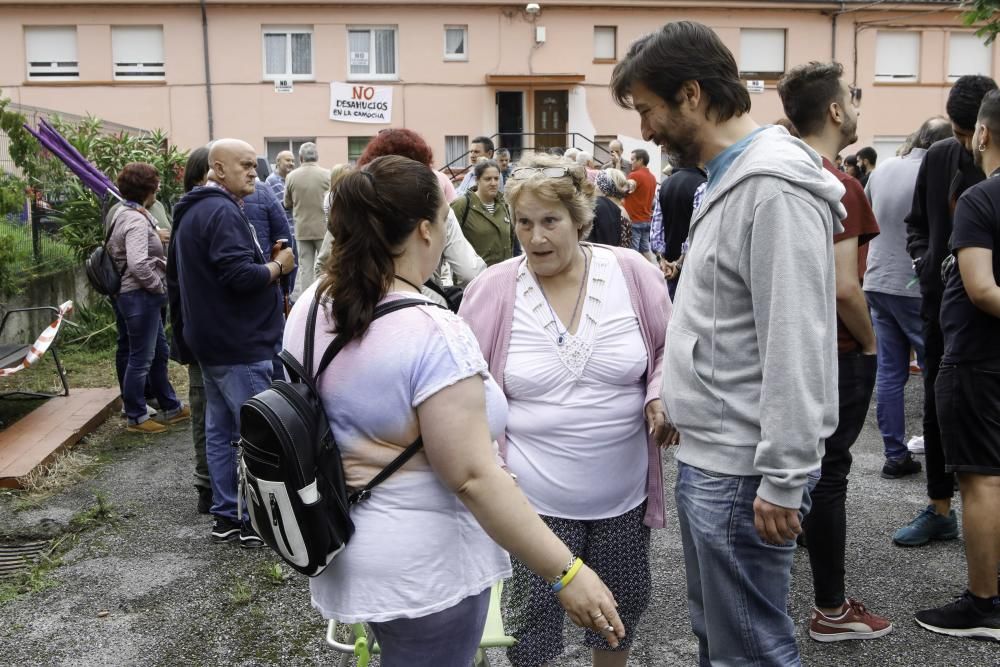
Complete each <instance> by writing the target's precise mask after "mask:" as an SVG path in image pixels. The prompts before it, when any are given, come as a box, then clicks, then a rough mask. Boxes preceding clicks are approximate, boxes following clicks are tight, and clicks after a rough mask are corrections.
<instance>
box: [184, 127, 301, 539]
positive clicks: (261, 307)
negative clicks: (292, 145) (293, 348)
mask: <svg viewBox="0 0 1000 667" xmlns="http://www.w3.org/2000/svg"><path fill="white" fill-rule="evenodd" d="M208 161H209V166H210V168H211V171H210V172H209V180H208V183H207V184H206V185H205V186H204V187H200V188H195V189H194V190H192V191H191V192H189V193H188V194H186V195H185V196H184V198H183V199H181V201H180V202H179V203H178V204H177V207H176V208H175V209H174V216H175V218H174V232H173V243H171V246H172V248H171V250H172V252H171V261H173V262H175V263H176V276H177V280H176V282H172V284H170V285H168V289H172V290H176V291H177V293H178V294H179V297H180V299H179V300H180V304H181V313H180V317H181V320H182V321H183V327H182V335H183V338H184V343H185V344H186V345H187V347H188V348H189V350H190V352H191V353H192V354H193V356H194V357H195V358H196V359H197V360H198V363H199V364H200V366H201V369H202V373H203V375H204V378H205V398H206V410H205V449H206V453H207V458H208V469H209V477H210V478H211V481H212V495H213V503H212V509H211V513H212V514H213V516H214V517H215V523H214V525H213V527H212V537H213V538H214V539H216V540H218V541H228V540H231V539H233V538H235V537H237V536H239V538H240V543H241V545H242V546H246V547H259V546H262V544H263V543H262V542H261V540H260V538H259V537H257V536H256V535H255V534H254V532H253V530H252V529H251V528H250V526H249V524H243V525H241V524H240V522H239V521H238V520H237V481H236V480H237V476H236V465H237V464H236V449H235V448H234V447H233V446H232V444H231V443H232V442H234V441H236V440H238V439H239V410H240V406H242V405H243V403H244V402H245V401H246V400H247V399H249V398H250V397H251V396H253V395H254V394H257V393H259V392H261V391H263V390H264V389H266V388H267V387H268V386H269V385H270V382H271V375H272V371H273V365H272V364H273V361H274V357H275V354H276V353H277V351H278V349H279V347H280V345H281V336H282V328H283V326H284V313H283V307H282V297H281V291H280V288H279V279H280V277H281V276H283V275H287V274H288V273H290V272H291V271H292V269H293V268H294V266H295V261H294V256H293V254H292V251H291V250H290V249H284V250H281V251H280V252H279V253H277V255H276V256H275V259H274V260H270V259H269V258H270V252H271V249H270V248H269V247H261V245H260V242H259V240H258V238H257V234H256V232H255V231H254V228H253V226H252V225H251V223H250V221H249V220H248V219H247V216H246V214H245V213H244V211H243V202H242V198H243V197H245V196H247V195H249V194H252V193H253V192H254V185H255V180H256V177H257V172H256V165H257V158H256V152H255V151H254V149H253V147H252V146H250V145H249V144H247V143H245V142H242V141H238V140H235V139H222V140H219V141H217V142H215V143H214V144H212V148H211V151H210V153H209V158H208ZM263 241H264V243H265V244H266V243H267V240H266V239H264V240H263Z"/></svg>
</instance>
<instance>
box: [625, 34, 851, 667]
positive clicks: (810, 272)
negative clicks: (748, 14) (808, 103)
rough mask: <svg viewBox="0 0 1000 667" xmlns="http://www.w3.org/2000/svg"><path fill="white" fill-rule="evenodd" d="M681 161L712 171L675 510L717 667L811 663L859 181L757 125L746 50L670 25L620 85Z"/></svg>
mask: <svg viewBox="0 0 1000 667" xmlns="http://www.w3.org/2000/svg"><path fill="white" fill-rule="evenodd" d="M611 87H612V90H613V94H614V97H615V99H616V100H617V101H618V103H619V104H621V105H622V106H624V107H626V108H634V109H635V110H636V111H637V112H638V113H639V116H640V119H641V127H642V136H643V138H644V139H646V140H647V141H655V142H656V143H657V144H659V145H660V146H662V147H664V148H665V149H667V151H668V152H669V153H670V156H671V157H670V162H671V164H674V165H676V166H680V167H686V166H696V165H699V164H704V165H705V166H706V169H707V171H708V183H707V189H706V192H705V195H704V199H703V201H702V203H701V205H700V207H699V208H698V209H697V211H696V212H695V214H694V216H693V218H692V220H691V229H690V235H689V237H688V238H689V241H690V250H689V253H688V255H687V258H686V261H685V265H684V272H683V273H682V274H681V279H680V282H679V284H678V286H677V294H676V300H675V302H674V311H673V315H672V317H671V319H670V324H669V327H668V330H667V342H666V350H665V354H664V370H663V391H662V396H663V400H664V405H665V406H666V408H667V413H668V418H669V420H670V421H671V422H672V423H673V424H674V425H675V426H676V427H677V429H678V430H679V431H680V434H681V444H680V448H679V450H678V452H677V459H678V461H679V464H678V475H677V485H676V498H677V511H678V516H679V521H680V528H681V537H682V540H683V544H684V558H685V564H686V568H687V582H688V605H689V609H690V613H691V625H692V628H693V630H694V633H695V635H696V636H697V637H698V640H699V650H700V664H702V665H732V664H755V665H782V666H787V665H798V664H800V660H799V652H798V647H797V646H796V643H795V629H794V624H793V623H792V620H791V618H789V616H788V614H787V612H786V605H787V601H788V588H789V580H790V575H791V566H792V559H793V556H794V553H795V537H796V535H798V534H799V533H800V532H801V530H802V528H801V522H802V519H803V517H804V515H805V514H806V513H807V512H808V509H809V493H808V490H807V485H808V482H809V477H810V474H813V475H815V473H816V472H817V471H818V469H819V467H820V460H821V459H822V456H823V451H824V441H825V439H826V437H827V436H829V435H830V434H831V433H833V431H834V429H835V428H836V426H837V367H836V356H835V355H836V328H837V327H836V312H835V305H836V291H835V282H834V257H833V235H834V234H835V233H837V232H840V231H842V227H841V225H840V222H839V220H840V218H842V217H843V216H844V209H843V206H842V205H841V203H840V200H841V198H842V197H843V196H844V187H843V186H842V185H840V183H838V182H837V180H836V179H835V178H834V177H833V176H832V175H831V174H829V173H827V172H825V171H824V169H823V165H822V161H821V159H820V157H819V155H817V154H816V152H815V151H813V150H812V149H810V148H809V147H808V146H806V145H805V144H804V143H802V142H801V141H799V140H797V139H794V138H792V137H791V136H789V134H788V133H787V132H786V131H785V130H784V129H783V128H778V127H763V128H762V127H758V126H757V124H756V123H754V121H753V120H752V119H751V118H750V116H749V111H750V96H749V95H748V94H747V91H746V88H745V87H744V86H743V85H742V83H741V81H740V77H739V70H738V68H737V66H736V62H735V60H734V58H733V55H732V53H731V52H730V51H729V50H728V49H727V48H726V47H725V45H723V43H722V41H721V40H720V39H719V38H718V36H717V35H716V34H715V33H714V32H712V31H711V30H710V29H709V28H707V27H706V26H703V25H700V24H697V23H690V22H679V23H668V24H667V25H665V26H664V27H663V28H662V29H661V30H660V31H659V32H657V33H655V34H653V35H650V36H648V37H644V38H643V39H641V40H639V41H638V42H636V43H635V44H633V45H632V47H631V48H630V50H629V53H628V55H627V56H626V57H625V59H624V60H622V62H621V63H619V64H618V65H617V66H616V68H615V71H614V74H613V76H612V82H611Z"/></svg>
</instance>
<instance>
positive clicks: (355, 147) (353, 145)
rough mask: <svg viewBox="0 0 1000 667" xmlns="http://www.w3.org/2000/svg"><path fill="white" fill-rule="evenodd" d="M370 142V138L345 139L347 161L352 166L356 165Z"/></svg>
mask: <svg viewBox="0 0 1000 667" xmlns="http://www.w3.org/2000/svg"><path fill="white" fill-rule="evenodd" d="M371 140H372V138H371V137H347V161H348V162H350V163H351V164H352V165H355V164H357V163H358V158H360V157H361V154H362V153H364V152H365V149H366V148H367V147H368V142H369V141H371Z"/></svg>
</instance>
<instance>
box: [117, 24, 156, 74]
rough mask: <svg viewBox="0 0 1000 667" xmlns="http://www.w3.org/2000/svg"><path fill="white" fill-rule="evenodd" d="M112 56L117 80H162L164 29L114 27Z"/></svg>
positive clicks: (154, 27)
mask: <svg viewBox="0 0 1000 667" xmlns="http://www.w3.org/2000/svg"><path fill="white" fill-rule="evenodd" d="M111 53H112V57H113V58H114V62H115V78H116V79H124V80H126V81H127V80H129V79H140V80H142V79H163V78H164V77H165V76H166V70H165V69H164V62H163V26H159V25H156V26H114V27H112V28H111Z"/></svg>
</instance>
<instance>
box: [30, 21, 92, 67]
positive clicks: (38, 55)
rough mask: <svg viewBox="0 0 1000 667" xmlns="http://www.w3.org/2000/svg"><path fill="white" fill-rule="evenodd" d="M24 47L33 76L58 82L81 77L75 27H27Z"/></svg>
mask: <svg viewBox="0 0 1000 667" xmlns="http://www.w3.org/2000/svg"><path fill="white" fill-rule="evenodd" d="M24 50H25V55H26V56H27V58H26V60H27V62H28V78H29V79H44V80H48V81H53V80H55V81H58V80H60V79H63V80H65V79H79V78H80V64H79V62H78V61H77V55H76V27H75V26H53V27H44V28H35V27H31V28H25V29H24Z"/></svg>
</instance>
